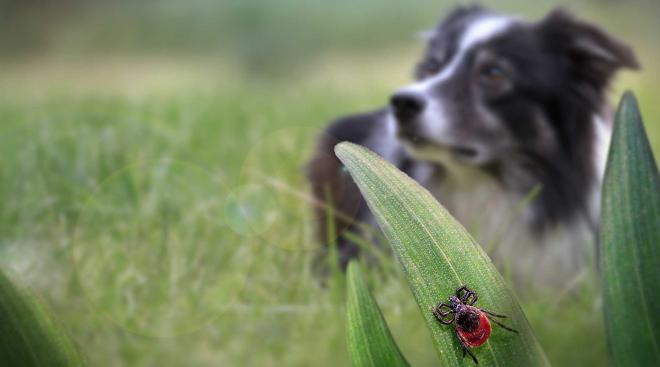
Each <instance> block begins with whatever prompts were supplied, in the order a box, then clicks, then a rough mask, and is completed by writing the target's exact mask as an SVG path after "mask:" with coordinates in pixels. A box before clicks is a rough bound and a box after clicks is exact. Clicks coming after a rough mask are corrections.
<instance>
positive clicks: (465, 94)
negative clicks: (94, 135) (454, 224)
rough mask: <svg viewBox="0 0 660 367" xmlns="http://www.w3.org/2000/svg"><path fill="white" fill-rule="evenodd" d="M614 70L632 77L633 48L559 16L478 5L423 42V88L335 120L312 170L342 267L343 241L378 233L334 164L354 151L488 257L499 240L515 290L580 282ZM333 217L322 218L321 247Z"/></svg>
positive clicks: (419, 74)
mask: <svg viewBox="0 0 660 367" xmlns="http://www.w3.org/2000/svg"><path fill="white" fill-rule="evenodd" d="M620 68H632V69H636V68H638V62H637V60H636V58H635V56H634V54H633V52H632V50H631V49H630V48H629V47H628V46H626V45H625V44H624V43H622V42H621V41H618V40H616V39H615V38H613V37H612V36H610V35H608V34H607V33H605V32H604V31H603V30H601V29H600V28H598V27H597V26H594V25H592V24H589V23H586V22H584V21H580V20H577V19H575V18H574V17H572V16H571V15H570V14H568V13H567V12H565V11H562V10H557V11H554V12H552V13H550V14H549V15H548V16H546V17H545V18H544V19H541V20H540V21H537V22H528V21H524V20H521V19H518V18H514V17H508V16H504V15H501V14H497V13H493V12H490V11H487V10H485V9H483V8H481V7H477V6H472V7H459V8H457V9H455V10H454V11H452V12H451V13H450V14H449V15H448V16H447V17H446V18H445V19H444V20H443V21H442V22H440V24H439V25H438V26H437V27H436V28H435V29H434V30H433V31H432V32H430V33H429V34H428V44H427V48H426V51H425V53H424V55H423V58H422V60H421V61H420V62H419V64H418V66H417V67H416V69H415V78H416V82H415V83H414V84H412V85H410V86H407V87H405V88H403V89H401V90H399V91H398V92H396V93H395V94H394V95H393V96H392V98H391V103H390V106H389V107H386V108H383V109H380V110H378V111H375V112H371V113H366V114H359V115H354V116H349V117H345V118H342V119H339V120H337V121H335V122H333V123H332V124H331V125H330V126H329V127H328V129H327V130H326V131H325V133H324V134H322V137H321V139H320V143H319V148H318V151H317V154H316V156H315V157H313V158H312V160H311V162H310V163H309V165H308V176H309V179H310V182H311V185H312V188H313V193H314V196H315V197H316V198H317V199H318V200H319V201H320V202H328V201H330V202H331V203H332V205H333V206H334V207H335V208H336V210H337V211H338V212H339V215H337V216H335V218H334V223H335V224H336V228H335V230H336V233H338V234H340V235H339V238H338V246H339V250H340V257H341V259H340V261H341V265H342V266H346V264H347V262H348V260H349V259H350V258H352V257H355V256H357V255H358V248H357V246H356V245H355V244H353V243H351V241H349V240H348V238H347V237H346V236H345V235H343V233H344V231H346V230H350V231H358V228H357V227H356V224H355V223H356V221H358V222H366V223H371V224H373V218H372V216H371V214H370V212H369V209H368V208H367V207H366V205H365V203H364V200H363V199H362V198H361V196H360V193H359V191H358V189H357V187H356V185H355V184H354V183H353V182H352V180H351V179H350V177H349V176H348V175H347V174H346V173H345V172H344V171H343V170H342V167H341V164H340V162H339V161H338V160H337V158H336V157H335V156H334V153H333V147H334V145H335V144H336V143H337V142H340V141H350V142H353V143H357V144H361V145H364V146H366V147H368V148H370V149H372V150H374V151H375V152H377V153H378V154H380V155H381V156H383V157H384V158H386V159H387V160H389V161H390V162H392V163H393V164H395V165H396V166H397V167H399V169H401V170H403V171H404V172H406V173H408V174H409V175H410V176H411V177H413V178H414V179H416V180H417V181H418V182H420V183H421V184H422V185H423V186H425V187H426V188H427V189H429V191H431V192H432V193H433V194H434V195H435V196H436V198H437V199H438V200H439V201H440V202H441V203H442V204H443V205H445V207H447V209H448V210H449V211H450V212H451V213H452V214H453V215H454V216H455V217H456V218H458V219H459V220H460V221H461V222H462V223H463V224H464V225H465V226H466V227H467V228H468V229H470V230H472V231H473V232H474V233H475V235H476V237H477V238H478V240H479V242H480V243H481V244H482V245H484V246H485V245H486V244H488V243H491V241H496V242H498V243H497V246H495V247H494V248H493V249H490V248H487V250H489V252H490V255H491V256H493V257H494V258H495V259H496V261H497V262H498V263H499V264H501V265H510V266H511V268H512V270H513V272H514V275H516V277H517V278H519V279H520V278H522V277H525V279H537V280H541V281H543V282H544V283H546V284H550V283H554V284H557V283H561V282H564V281H566V280H567V279H568V278H570V277H572V276H574V275H575V274H576V272H577V271H578V270H579V269H580V267H581V266H582V265H583V263H584V261H585V254H588V252H586V251H591V250H592V249H593V247H590V246H586V245H587V244H593V234H594V230H595V228H596V227H597V223H598V210H599V208H598V202H599V196H600V186H601V178H602V174H603V170H604V159H605V153H606V149H607V145H608V142H609V135H610V130H611V115H612V113H611V108H610V107H609V105H608V103H607V98H606V92H607V87H608V84H609V82H610V80H611V79H612V77H613V76H614V74H615V72H616V71H618V70H619V69H620ZM536 187H538V188H540V191H539V193H538V195H537V196H536V197H535V199H534V200H533V201H532V202H531V204H529V205H526V206H525V205H523V204H522V202H523V201H524V198H525V197H526V196H528V194H529V193H530V192H531V191H532V190H534V189H535V188H536ZM521 206H522V207H523V209H522V210H519V207H521ZM517 212H520V215H519V216H518V217H514V218H512V216H515V213H517ZM327 213H328V211H327V210H326V208H324V207H319V208H317V216H318V220H319V234H320V238H321V239H322V240H326V239H327V236H328V233H327V232H328V230H329V229H328V228H327V226H326V223H328V219H329V218H327V215H326V214H327ZM353 218H354V219H353ZM511 223H512V224H511ZM510 224H511V225H510ZM475 230H476V232H475ZM585 250H586V251H585Z"/></svg>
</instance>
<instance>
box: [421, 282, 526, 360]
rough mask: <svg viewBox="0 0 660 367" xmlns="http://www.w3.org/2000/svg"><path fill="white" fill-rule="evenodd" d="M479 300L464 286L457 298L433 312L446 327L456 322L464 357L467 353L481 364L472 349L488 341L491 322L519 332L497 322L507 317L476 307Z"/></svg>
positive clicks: (459, 290) (458, 292)
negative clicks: (498, 319)
mask: <svg viewBox="0 0 660 367" xmlns="http://www.w3.org/2000/svg"><path fill="white" fill-rule="evenodd" d="M477 298H478V296H477V293H475V292H474V291H472V290H471V289H470V288H468V287H467V286H462V287H460V288H458V289H457V290H456V295H455V296H451V297H449V300H448V303H439V304H438V305H437V306H435V308H434V309H433V311H432V312H433V315H434V316H435V317H436V318H437V319H438V321H440V322H441V323H443V324H445V325H451V324H452V323H453V322H454V321H456V336H457V337H458V342H459V343H460V344H461V348H462V349H463V357H464V358H465V353H467V354H469V355H470V357H472V360H474V363H476V364H479V362H478V361H477V357H475V356H474V354H473V353H472V351H471V350H470V348H473V347H478V346H480V345H482V344H483V343H485V342H486V340H488V337H489V336H490V321H492V322H494V323H495V324H497V325H499V326H501V327H502V328H504V329H505V330H508V331H511V332H514V333H518V331H517V330H514V329H512V328H510V327H508V326H506V325H504V324H502V323H501V322H499V321H497V320H495V318H506V316H504V315H498V314H496V313H493V312H490V311H486V310H484V309H483V308H478V307H475V306H474V304H475V303H477ZM489 320H490V321H489Z"/></svg>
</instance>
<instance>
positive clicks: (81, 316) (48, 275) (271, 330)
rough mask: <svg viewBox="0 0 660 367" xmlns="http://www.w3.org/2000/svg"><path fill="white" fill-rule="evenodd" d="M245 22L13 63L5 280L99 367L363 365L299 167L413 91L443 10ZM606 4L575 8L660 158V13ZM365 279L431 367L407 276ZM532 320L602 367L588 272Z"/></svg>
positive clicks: (267, 9)
mask: <svg viewBox="0 0 660 367" xmlns="http://www.w3.org/2000/svg"><path fill="white" fill-rule="evenodd" d="M246 3H247V5H237V3H236V4H223V5H221V6H226V7H232V6H233V8H231V9H233V10H232V11H233V12H234V13H232V12H228V13H224V12H223V11H220V10H216V11H215V12H214V11H212V10H209V9H215V8H213V7H214V6H216V5H208V6H210V7H211V8H208V7H207V8H204V7H195V6H191V7H189V8H188V7H184V6H182V5H180V4H179V3H177V2H159V3H158V4H160V5H159V6H158V7H156V6H150V5H145V4H137V5H134V6H135V7H136V8H130V7H118V8H115V10H114V12H110V11H105V10H104V9H108V8H107V7H110V6H113V5H109V4H104V5H103V6H100V7H99V8H98V9H96V10H93V11H90V12H89V13H85V14H91V15H90V18H85V21H84V22H82V24H78V25H74V24H73V23H67V22H64V21H63V20H58V21H60V22H62V24H59V25H58V26H57V27H55V28H53V29H56V30H57V31H56V32H55V31H54V32H53V33H50V34H43V32H40V31H39V30H38V29H37V28H38V27H37V28H30V27H27V29H32V30H33V31H34V32H35V39H37V38H38V39H42V40H46V41H43V42H44V43H40V42H41V41H35V43H34V44H35V45H37V46H36V48H35V49H33V50H31V51H29V52H27V51H26V53H25V54H23V55H14V54H12V52H13V51H15V49H10V48H8V49H5V53H4V54H3V62H2V67H1V68H0V154H1V155H0V156H1V157H2V159H1V160H0V203H2V205H0V233H1V235H0V266H2V267H3V269H8V270H9V272H10V273H12V275H13V278H14V279H17V280H19V281H21V282H22V283H23V284H26V285H29V286H31V287H32V288H33V289H34V290H35V291H36V292H37V293H38V294H39V295H40V296H42V297H43V298H44V299H46V300H47V301H48V302H49V303H50V305H51V307H52V308H53V309H54V310H55V312H56V314H57V315H58V317H59V318H60V321H61V322H62V323H63V324H64V325H67V326H68V328H69V332H70V334H71V335H73V337H74V339H75V340H76V342H77V343H78V344H79V346H80V348H81V350H82V351H83V352H84V353H85V354H86V356H87V357H88V358H89V360H90V362H91V363H90V364H91V365H101V366H120V365H130V366H151V365H162V366H180V365H200V366H201V365H241V366H242V365H245V366H281V365H284V366H307V365H311V364H313V365H317V366H325V365H327V366H331V365H332V366H334V365H347V364H348V356H347V350H346V346H345V335H346V333H345V331H344V330H343V327H344V325H345V322H344V314H345V313H344V310H343V299H342V297H343V296H342V295H343V289H342V287H343V284H342V282H341V280H342V279H341V277H338V278H330V279H328V280H327V281H326V282H325V283H322V282H320V281H319V279H318V277H316V276H315V275H314V274H312V269H311V266H310V264H311V263H313V262H314V261H315V257H316V255H317V254H316V251H314V250H315V249H316V248H317V243H316V241H315V238H314V236H313V233H312V228H311V224H310V223H311V211H310V208H309V205H308V204H309V203H308V202H307V198H306V194H307V188H306V186H305V183H304V179H303V176H302V165H303V164H304V161H305V159H306V158H307V156H308V152H309V151H310V150H311V149H312V146H313V143H314V137H315V135H316V134H317V133H318V131H319V129H320V127H321V126H323V124H325V123H326V121H328V120H330V119H332V118H334V117H336V116H338V115H340V114H343V113H350V112H354V111H362V110H369V109H372V108H375V107H378V106H381V105H382V104H383V103H384V101H386V99H387V96H388V95H389V93H390V92H391V91H392V90H394V89H395V88H397V87H399V86H400V85H402V84H403V83H405V82H406V81H407V80H408V76H409V69H410V67H411V65H412V63H413V62H414V61H415V59H416V56H417V54H418V52H419V50H418V48H419V46H420V45H419V44H416V43H415V42H416V41H414V37H412V36H411V35H412V34H414V33H415V32H416V31H417V30H419V29H424V28H427V27H428V26H430V25H432V24H433V23H434V22H435V18H436V16H437V15H438V14H440V13H441V11H442V9H443V6H444V7H446V4H445V5H442V4H441V5H438V6H435V5H429V4H428V2H424V1H420V2H419V4H417V3H416V4H415V5H406V6H404V5H401V4H400V3H399V2H396V3H395V2H386V3H379V4H376V3H374V2H362V3H360V4H359V5H354V4H348V3H344V2H339V3H337V4H334V3H333V4H332V5H329V4H327V5H320V3H318V4H317V3H314V4H313V5H307V6H303V4H302V2H300V1H288V2H283V3H281V5H278V6H272V5H271V6H263V5H260V4H261V3H259V4H257V3H256V2H246ZM305 4H307V3H305ZM498 4H499V5H500V6H499V8H501V9H504V10H512V9H518V6H519V5H520V4H519V3H516V2H513V1H510V2H504V3H502V2H500V3H498ZM595 4H600V3H591V2H584V3H580V4H578V5H576V7H577V8H578V9H579V10H581V11H585V12H587V13H588V14H591V15H592V17H591V18H592V19H599V20H601V21H602V22H603V23H604V24H606V25H607V26H608V27H610V26H611V27H612V28H614V29H615V30H618V31H620V32H619V33H622V34H623V36H625V37H627V38H626V39H629V40H630V42H631V43H633V45H634V46H635V48H636V49H637V50H638V52H639V53H640V56H641V59H642V63H643V65H644V68H645V69H644V71H643V73H640V74H632V73H626V74H624V75H623V76H622V78H620V79H619V80H618V82H617V84H616V86H615V87H614V88H613V91H612V95H613V96H614V97H615V98H616V97H617V96H618V94H619V93H620V92H621V90H622V89H624V88H631V89H633V90H635V92H636V93H637V95H638V96H639V99H640V105H641V109H642V113H643V114H644V117H645V121H647V130H648V132H649V135H650V137H651V141H652V144H653V145H654V147H655V150H656V151H657V150H658V147H659V146H660V126H659V125H658V123H657V122H656V121H658V119H659V118H660V105H658V104H657V103H656V102H655V101H656V100H657V98H658V87H657V85H658V81H659V80H660V78H659V77H658V76H657V75H658V74H657V71H658V70H659V69H660V68H658V65H660V64H658V62H659V61H660V57H659V56H658V55H659V54H658V51H657V50H656V49H655V47H654V43H653V37H652V36H653V34H654V33H653V32H652V31H653V30H655V29H657V25H656V24H655V23H654V22H653V21H652V19H653V16H655V15H657V14H658V12H653V11H649V10H648V9H650V8H649V6H648V5H645V6H646V7H640V8H637V9H635V8H634V7H632V8H631V7H625V6H622V5H617V4H612V3H608V4H609V5H607V6H602V7H598V6H597V5H595ZM152 5H153V4H152ZM197 5H199V4H197ZM217 6H220V5H217ZM549 6H550V5H546V7H549ZM640 6H642V5H640ZM429 7H433V9H436V8H437V11H435V10H434V11H424V9H428V8H429ZM99 9H100V10H99ZM168 9H169V10H168ZM204 9H206V12H205V11H204ZM223 9H224V8H223ZM294 10H295V11H294ZM78 11H81V10H78ZM544 11H545V8H538V9H528V8H523V11H522V12H524V13H528V14H536V15H538V14H541V13H543V12H544ZM349 13H350V15H347V14H349ZM25 14H27V15H25V17H28V16H32V13H31V12H29V11H25ZM74 14H79V13H74ZM126 14H129V15H130V16H126ZM199 14H207V17H206V18H202V19H199V18H196V16H197V15H199ZM213 14H215V15H217V14H220V15H218V16H221V17H226V19H227V20H228V23H224V22H220V23H218V24H216V21H217V20H218V19H220V18H218V19H216V18H215V17H214V15H213ZM237 14H238V15H237ZM301 14H302V15H301ZM400 14H401V16H400V17H399V16H398V15H400ZM144 17H147V18H148V19H147V21H146V22H142V21H141V20H142V19H144ZM636 17H639V19H642V20H638V21H635V20H636V19H637V18H636ZM251 18H256V20H254V22H253V23H250V22H249V21H246V19H251ZM30 19H38V18H30ZM58 19H59V18H58ZM64 19H66V18H64ZM118 19H119V20H121V22H124V23H116V22H118ZM150 19H151V20H150ZM181 19H183V20H181ZM205 19H206V20H205ZM222 19H225V18H222ZM96 20H98V22H97V21H96ZM197 20H198V21H199V22H200V23H199V24H198V25H197V27H198V28H191V29H190V32H189V33H188V34H187V35H186V34H185V32H182V29H186V25H190V24H193V23H195V22H196V21H197ZM229 20H231V21H233V22H234V23H231V21H229ZM33 22H36V20H33ZM150 22H155V23H157V24H155V25H150ZM341 22H346V23H341ZM167 24H170V25H169V27H170V28H166V29H165V30H162V29H160V28H159V27H166V26H167ZM177 24H178V25H177ZM338 24H341V25H342V26H339V25H338ZM418 24H422V25H421V26H417V25H418ZM5 26H6V25H5ZM15 26H16V27H18V25H15ZM22 26H23V25H22ZM118 26H119V28H120V29H117V28H118ZM216 27H217V28H216ZM222 27H225V28H222ZM21 29H26V28H25V27H23V28H21ZM35 29H36V30H35ZM223 29H224V30H226V32H229V33H225V31H223ZM81 30H86V31H87V32H81ZM149 32H151V33H149ZM168 32H169V33H168ZM305 32H307V33H305ZM655 34H657V33H655ZM122 35H123V36H122ZM392 35H395V36H394V37H392ZM186 36H187V37H189V38H186ZM5 37H7V35H6V34H5ZM49 37H52V39H51V38H49ZM177 37H178V38H179V40H178V41H176V42H175V40H176V38H177ZM222 37H225V39H226V40H227V41H226V42H225V41H222V39H221V38H222ZM251 40H252V41H251ZM411 40H412V41H411ZM177 42H178V43H177ZM216 43H218V44H220V46H219V47H217V48H213V47H210V45H212V44H216ZM230 44H231V45H233V46H231V47H230ZM402 44H405V45H406V46H402ZM144 45H147V46H148V47H147V46H144ZM241 47H244V49H243V51H241ZM8 53H9V54H10V56H7V54H8ZM291 60H294V61H291ZM270 64H272V65H270ZM271 67H273V69H272V70H271ZM255 71H258V72H255ZM164 229H166V230H167V231H164ZM374 251H378V250H374ZM373 258H379V259H382V256H373ZM365 273H367V275H368V280H369V282H370V288H371V289H373V291H374V295H375V297H376V298H377V300H378V304H379V305H380V306H381V307H382V309H383V313H384V315H385V317H386V318H387V321H388V324H389V325H390V326H391V328H392V332H393V334H394V336H395V338H396V340H397V342H398V343H399V344H400V346H401V348H402V350H403V352H404V353H405V354H406V355H407V356H410V362H411V363H412V364H413V365H420V366H423V365H433V364H434V363H435V361H436V360H435V352H434V351H433V346H432V345H431V344H430V342H429V340H430V338H428V331H426V328H425V327H424V326H423V325H424V324H423V320H422V318H421V317H420V315H419V312H418V310H417V307H416V305H415V304H414V302H413V301H412V298H411V297H409V290H408V288H407V285H406V283H405V281H404V280H403V278H402V275H401V274H400V273H399V271H398V270H397V269H396V267H393V266H391V264H390V263H389V262H388V261H387V257H386V258H385V260H382V261H376V263H375V264H372V265H371V267H370V271H369V272H365ZM522 303H523V306H524V308H525V311H526V313H527V316H528V317H529V319H530V321H531V323H532V325H533V327H534V329H535V331H536V332H537V333H538V337H539V340H540V342H541V344H542V345H543V347H544V348H545V349H546V351H547V353H548V355H549V357H550V359H551V361H552V362H553V363H554V365H557V366H565V365H587V364H591V365H604V364H605V363H606V357H607V353H606V351H605V340H604V330H603V325H602V316H601V312H602V306H601V298H600V293H599V290H598V285H597V281H596V277H595V276H594V274H593V269H589V271H587V273H585V274H584V276H583V277H581V278H579V279H576V281H575V282H574V283H572V284H570V285H567V287H566V289H564V290H561V291H549V290H538V289H536V290H530V291H529V292H528V294H525V295H523V299H522Z"/></svg>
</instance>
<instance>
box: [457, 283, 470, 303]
mask: <svg viewBox="0 0 660 367" xmlns="http://www.w3.org/2000/svg"><path fill="white" fill-rule="evenodd" d="M461 292H466V293H474V292H472V290H471V289H470V288H468V286H467V285H462V286H460V287H459V288H458V289H457V290H456V297H458V298H459V299H461V300H462V299H463V296H461Z"/></svg>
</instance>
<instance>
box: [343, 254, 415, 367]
mask: <svg viewBox="0 0 660 367" xmlns="http://www.w3.org/2000/svg"><path fill="white" fill-rule="evenodd" d="M347 280H348V288H347V303H346V304H347V310H346V314H347V323H348V325H347V326H348V327H347V329H348V345H349V350H350V353H351V359H352V361H353V366H355V367H378V366H395V367H396V366H401V367H406V366H409V364H408V362H407V361H406V359H405V358H404V357H403V354H401V351H400V350H399V347H398V346H397V345H396V342H395V341H394V338H393V337H392V334H391V333H390V330H389V328H388V327H387V323H386V322H385V319H384V318H383V315H382V313H381V311H380V308H379V307H378V304H377V303H376V300H374V298H373V296H372V295H371V293H370V292H369V289H368V288H367V284H366V282H365V281H364V278H363V277H362V274H361V272H360V268H359V267H358V264H357V263H355V262H351V263H350V264H349V266H348V276H347Z"/></svg>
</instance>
